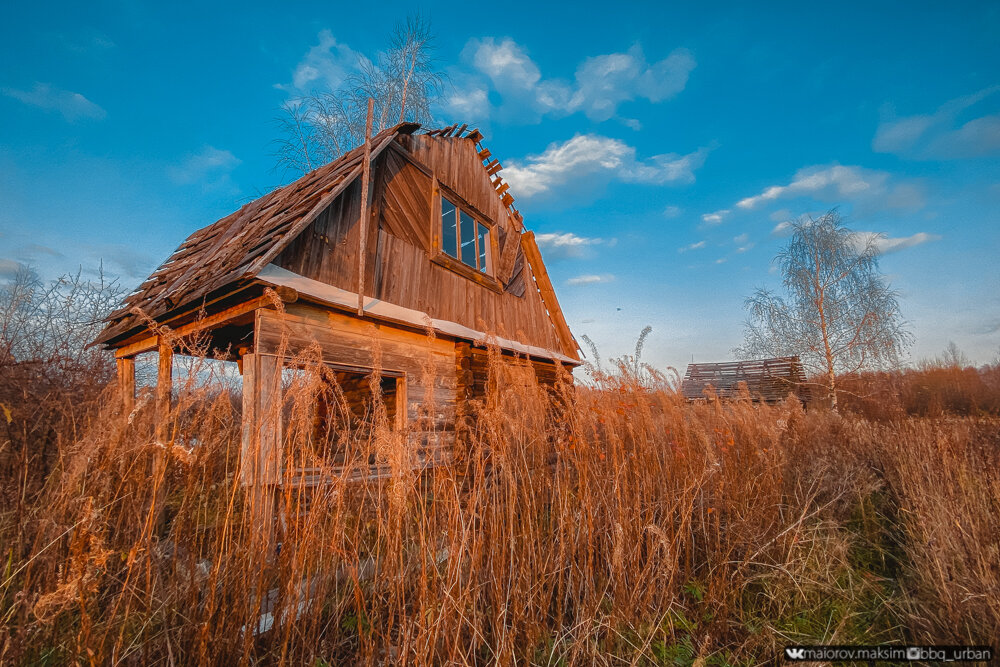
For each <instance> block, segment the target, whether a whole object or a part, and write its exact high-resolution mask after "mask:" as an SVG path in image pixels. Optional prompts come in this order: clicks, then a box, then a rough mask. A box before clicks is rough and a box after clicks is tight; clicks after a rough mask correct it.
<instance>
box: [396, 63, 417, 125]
mask: <svg viewBox="0 0 1000 667" xmlns="http://www.w3.org/2000/svg"><path fill="white" fill-rule="evenodd" d="M416 65H417V52H416V51H414V52H413V55H412V56H411V58H410V69H409V70H408V71H407V72H406V78H405V79H403V99H402V101H401V102H400V104H399V122H400V123H402V122H403V119H404V117H405V114H406V92H407V89H408V88H409V87H410V77H411V76H413V68H414V67H416Z"/></svg>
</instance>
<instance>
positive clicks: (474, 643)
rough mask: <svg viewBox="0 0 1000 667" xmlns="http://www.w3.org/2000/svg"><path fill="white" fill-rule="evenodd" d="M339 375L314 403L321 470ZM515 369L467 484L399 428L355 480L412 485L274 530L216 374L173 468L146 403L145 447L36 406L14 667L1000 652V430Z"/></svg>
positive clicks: (0, 639)
mask: <svg viewBox="0 0 1000 667" xmlns="http://www.w3.org/2000/svg"><path fill="white" fill-rule="evenodd" d="M307 366H308V364H307ZM313 370H314V372H312V373H304V374H300V375H299V376H298V377H297V379H296V380H295V381H294V382H293V386H290V387H289V391H288V394H287V395H288V398H287V400H288V410H289V415H290V416H289V419H290V423H289V427H288V428H287V429H286V434H287V437H288V445H287V446H288V451H289V456H294V457H299V459H297V460H300V459H301V458H302V457H307V456H308V452H309V448H310V447H311V446H312V445H311V443H310V442H309V438H310V436H309V434H310V433H311V432H312V431H311V430H310V428H308V425H307V424H305V423H304V422H305V421H306V420H307V419H308V417H307V416H306V413H307V412H308V410H306V409H305V407H304V406H307V405H308V404H309V402H310V401H311V400H314V399H315V392H316V391H317V383H316V381H315V378H316V377H317V375H318V372H319V371H318V370H317V369H313ZM505 373H507V371H505V370H503V368H502V367H501V366H500V365H498V364H497V365H495V366H494V378H495V379H496V380H498V381H494V382H492V383H491V386H490V392H489V395H488V397H487V399H486V400H485V401H484V402H483V403H482V404H481V405H479V406H478V408H477V410H476V413H475V414H474V415H472V416H471V419H470V420H469V423H470V424H471V425H472V427H473V428H472V429H471V431H470V441H469V443H468V444H467V445H466V446H463V447H461V448H460V449H459V451H458V452H457V454H456V459H455V460H454V461H453V462H452V463H451V464H449V465H441V466H438V467H434V468H431V469H429V470H426V471H423V472H417V471H415V470H414V461H413V458H412V455H411V454H410V453H409V450H407V449H406V448H403V447H401V436H400V435H399V434H398V433H396V432H394V431H393V430H392V429H390V428H389V427H388V425H387V424H386V423H385V419H384V414H380V411H379V410H377V409H376V410H374V411H373V413H372V420H373V423H372V426H373V427H372V428H371V429H366V430H364V431H359V432H358V433H357V434H356V437H355V442H354V443H353V447H354V449H353V452H354V455H353V459H352V460H353V461H355V463H356V464H357V466H359V467H365V468H366V469H367V465H368V463H369V461H372V460H374V461H376V462H377V463H381V464H384V465H387V466H389V468H390V469H391V470H392V472H393V474H392V475H391V476H383V477H382V478H380V479H374V480H367V481H362V482H347V481H346V480H344V479H336V480H334V481H333V482H332V483H331V484H329V485H326V486H323V487H320V488H318V489H313V490H310V491H306V490H303V489H296V488H292V487H286V488H285V489H284V490H283V491H282V492H281V493H280V494H279V495H278V497H277V498H276V501H275V503H276V514H277V516H278V520H277V522H276V523H275V525H274V526H273V530H268V529H266V528H265V527H263V525H262V520H261V516H262V514H264V513H265V512H263V511H261V510H260V508H259V507H254V506H253V505H255V504H256V505H260V499H259V498H256V499H251V498H250V497H249V496H248V494H247V493H245V490H244V488H243V487H242V486H241V485H240V483H239V478H238V475H237V471H238V454H239V442H240V426H239V400H238V397H235V396H234V393H233V391H232V390H231V388H230V387H229V386H227V385H226V383H225V382H223V380H222V379H219V378H213V377H211V376H207V371H203V372H191V373H189V375H188V377H189V378H192V380H191V381H190V382H189V383H188V384H187V385H186V386H183V387H180V388H179V391H178V395H177V398H176V408H175V411H174V425H173V428H174V438H173V443H172V445H170V446H168V447H166V448H164V447H161V446H159V445H156V444H154V442H153V427H152V424H151V421H150V420H151V418H152V416H151V414H150V413H151V408H152V406H151V401H150V400H148V394H141V395H140V397H139V401H138V406H139V407H138V408H137V410H136V412H135V414H133V415H132V416H131V421H130V423H129V420H128V418H127V416H126V415H123V414H121V408H120V404H119V402H118V400H117V399H116V397H115V395H114V392H113V391H111V389H108V390H106V391H105V393H104V394H103V395H102V396H101V398H100V399H98V400H94V399H92V398H86V397H84V396H82V395H81V396H79V397H77V398H73V397H69V396H62V395H60V394H58V388H54V389H52V390H51V392H49V393H45V392H42V395H40V396H39V397H38V398H37V399H33V400H31V401H28V402H25V401H24V400H22V401H21V403H19V404H18V407H17V409H15V410H13V411H12V412H7V413H6V416H5V415H3V414H0V424H3V425H4V427H5V428H6V435H4V436H3V437H2V438H0V442H2V443H3V444H2V447H3V449H2V450H0V473H2V479H0V483H2V485H3V487H2V499H0V500H2V506H0V512H2V515H0V547H2V557H3V563H2V565H0V569H2V578H0V663H3V664H65V663H74V664H76V663H82V664H120V663H121V664H167V665H182V664H202V663H210V664H237V663H252V664H257V663H263V664H271V663H285V664H312V665H325V664H373V665H383V664H410V665H425V664H451V663H457V664H494V663H498V664H527V663H532V664H540V665H574V664H598V665H604V664H607V665H612V664H636V665H690V664H699V665H758V664H769V663H773V662H775V661H776V660H777V659H778V656H779V652H780V649H781V647H782V646H783V645H784V644H786V643H820V642H822V643H837V644H849V643H881V642H896V643H899V642H903V641H908V642H921V643H979V644H982V643H991V642H992V643H993V645H994V646H995V647H996V646H997V644H996V642H997V638H998V637H1000V546H998V544H1000V477H998V473H997V471H998V470H1000V422H998V420H997V418H996V417H995V416H989V415H979V416H975V415H971V416H955V415H951V414H948V413H946V412H943V413H941V414H940V415H939V416H937V417H913V416H908V415H907V414H906V412H907V411H906V410H905V409H903V408H899V409H894V410H887V411H883V412H880V413H879V414H877V415H874V416H870V418H866V417H863V416H858V415H855V414H850V413H848V414H845V415H838V414H835V413H831V412H829V411H827V410H824V409H813V410H809V411H803V409H802V407H801V406H800V405H799V404H798V403H797V402H795V401H791V400H790V401H789V402H788V403H786V404H783V405H778V406H771V407H769V406H759V405H755V404H752V403H750V402H749V401H743V402H739V401H737V402H730V403H713V402H708V403H704V404H700V405H689V404H687V403H685V402H683V401H682V400H681V399H680V398H679V397H678V395H677V394H676V392H675V391H674V390H673V389H672V387H671V386H669V384H667V383H663V382H658V381H656V380H655V378H651V377H649V376H648V375H644V376H643V377H642V378H640V377H637V376H636V375H635V374H634V373H632V372H630V371H629V370H628V367H627V365H624V364H623V365H621V366H620V367H619V368H617V369H616V370H614V371H613V372H610V373H607V374H603V373H602V374H598V375H597V377H596V379H595V381H594V383H593V385H592V386H583V385H581V384H579V383H578V384H577V386H576V387H575V388H574V387H573V386H570V385H560V386H558V387H557V388H556V389H555V391H554V392H552V391H550V390H546V389H544V388H540V387H538V386H535V385H530V384H529V385H525V384H524V383H521V382H517V381H515V379H514V378H507V377H506V376H505ZM517 377H523V375H518V376H517ZM195 379H196V380H197V381H195ZM857 388H858V385H855V389H857ZM14 398H16V397H14ZM7 400H8V401H9V400H14V399H13V398H8V399H7ZM887 400H888V399H887ZM46 401H56V402H57V403H56V406H57V407H55V408H53V407H51V405H50V404H49V403H47V402H46ZM73 401H76V402H75V403H74V402H73ZM88 401H89V402H88ZM5 405H9V403H5ZM43 406H44V409H45V410H49V412H45V415H46V416H45V420H46V421H45V424H46V427H45V428H44V429H40V428H38V427H37V424H38V422H37V420H38V419H41V417H40V416H39V414H40V412H39V411H42V410H43ZM897 407H898V406H897ZM50 413H51V414H50ZM33 419H34V420H36V421H34V422H33V421H31V420H33ZM296 420H299V422H296ZM4 422H6V423H5V424H4ZM29 424H34V426H31V425H29ZM43 454H44V457H43V456H42V455H43ZM157 460H165V461H166V464H165V466H163V467H157V466H156V465H154V462H155V461H157ZM157 470H162V474H160V475H157V474H155V472H154V471H157ZM343 474H344V475H347V474H349V473H346V472H345V473H343ZM251 501H252V502H251ZM275 541H278V542H280V549H279V548H277V545H276V544H275Z"/></svg>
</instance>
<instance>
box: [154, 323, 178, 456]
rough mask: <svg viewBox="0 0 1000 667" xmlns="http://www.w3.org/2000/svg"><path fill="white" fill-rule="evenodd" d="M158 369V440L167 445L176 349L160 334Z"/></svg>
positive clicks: (156, 417) (156, 416)
mask: <svg viewBox="0 0 1000 667" xmlns="http://www.w3.org/2000/svg"><path fill="white" fill-rule="evenodd" d="M157 349H158V350H159V360H158V363H157V370H156V415H155V419H156V442H157V443H159V444H161V445H163V446H164V447H166V446H167V445H168V443H169V440H170V395H171V393H172V392H173V388H174V387H173V385H174V381H173V365H174V350H173V348H172V347H170V344H169V343H168V342H167V341H165V340H164V339H163V337H162V336H160V338H159V341H158V345H157Z"/></svg>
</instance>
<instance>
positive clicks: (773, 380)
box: [681, 357, 809, 403]
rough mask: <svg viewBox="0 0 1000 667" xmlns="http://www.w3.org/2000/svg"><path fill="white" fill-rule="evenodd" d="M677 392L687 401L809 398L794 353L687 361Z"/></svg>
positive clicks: (801, 371) (768, 401)
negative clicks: (715, 397) (726, 359)
mask: <svg viewBox="0 0 1000 667" xmlns="http://www.w3.org/2000/svg"><path fill="white" fill-rule="evenodd" d="M681 393H682V394H683V395H684V397H685V398H686V399H688V400H689V401H694V400H701V399H705V398H707V397H708V396H710V395H714V396H717V397H719V398H727V399H728V398H741V397H743V396H747V395H748V396H749V397H750V399H751V400H753V401H757V402H764V403H780V402H781V401H783V400H785V399H786V398H788V396H789V395H792V396H795V397H797V398H798V399H799V400H801V401H802V402H803V403H807V402H808V401H809V389H808V386H807V385H806V376H805V371H804V370H803V369H802V363H801V362H800V361H799V358H798V357H779V358H775V359H756V360H753V361H730V362H723V363H710V364H689V365H688V367H687V372H686V373H685V374H684V380H683V382H682V383H681Z"/></svg>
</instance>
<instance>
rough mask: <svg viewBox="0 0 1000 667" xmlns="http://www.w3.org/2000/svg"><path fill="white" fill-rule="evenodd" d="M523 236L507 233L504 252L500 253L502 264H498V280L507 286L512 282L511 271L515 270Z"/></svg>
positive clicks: (511, 232) (513, 232) (516, 233)
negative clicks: (515, 262) (508, 282)
mask: <svg viewBox="0 0 1000 667" xmlns="http://www.w3.org/2000/svg"><path fill="white" fill-rule="evenodd" d="M520 237H521V234H520V233H518V232H515V231H513V230H512V231H509V232H507V239H506V242H505V243H504V244H503V250H501V251H500V263H499V264H497V278H499V279H500V282H502V283H504V284H507V281H509V280H510V274H511V271H513V270H514V260H516V259H517V249H518V248H519V247H521V242H520Z"/></svg>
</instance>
